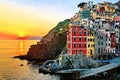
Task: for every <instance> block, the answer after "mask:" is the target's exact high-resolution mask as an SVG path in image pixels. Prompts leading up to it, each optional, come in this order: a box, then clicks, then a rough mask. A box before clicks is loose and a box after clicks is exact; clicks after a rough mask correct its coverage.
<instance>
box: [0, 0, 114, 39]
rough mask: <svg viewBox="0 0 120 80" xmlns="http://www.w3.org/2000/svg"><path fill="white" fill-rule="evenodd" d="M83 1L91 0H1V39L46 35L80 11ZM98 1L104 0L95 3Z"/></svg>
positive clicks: (111, 0)
mask: <svg viewBox="0 0 120 80" xmlns="http://www.w3.org/2000/svg"><path fill="white" fill-rule="evenodd" d="M82 1H86V2H87V1H89V0H0V39H13V38H15V37H24V36H44V35H45V34H47V32H48V31H49V30H50V29H52V28H53V27H55V26H56V25H57V23H58V22H59V21H62V20H64V19H67V18H70V17H72V16H73V15H74V14H75V13H76V12H78V10H79V9H78V8H77V5H78V4H79V3H80V2H82ZM98 1H99V2H103V0H95V1H94V3H98ZM104 1H108V2H116V0H104Z"/></svg>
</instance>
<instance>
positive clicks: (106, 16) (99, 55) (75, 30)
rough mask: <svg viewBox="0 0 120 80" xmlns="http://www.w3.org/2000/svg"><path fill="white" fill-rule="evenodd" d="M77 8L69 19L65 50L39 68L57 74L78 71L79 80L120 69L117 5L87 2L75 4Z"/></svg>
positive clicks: (118, 6)
mask: <svg viewBox="0 0 120 80" xmlns="http://www.w3.org/2000/svg"><path fill="white" fill-rule="evenodd" d="M78 8H79V12H78V13H76V14H75V15H74V16H73V17H71V18H70V23H69V25H68V31H67V44H66V50H65V51H62V52H61V54H60V55H59V58H58V59H57V60H55V62H54V64H53V62H52V63H51V64H49V65H47V68H44V67H42V69H43V68H44V71H48V72H49V69H50V72H51V71H58V73H67V72H68V73H70V72H75V71H78V72H80V77H86V76H91V75H95V74H97V73H102V72H106V71H109V70H113V69H115V70H116V68H119V66H120V58H119V56H120V14H119V13H120V3H115V4H112V3H110V2H103V3H98V4H93V2H92V1H89V2H88V3H85V2H82V3H80V4H78ZM50 62H51V61H49V60H48V61H47V62H45V63H44V64H43V65H46V64H47V63H50ZM104 63H105V64H104ZM101 66H102V67H101ZM48 68H49V69H48ZM91 68H92V69H91ZM68 69H70V70H68ZM76 69H79V70H76ZM40 70H41V68H40ZM60 70H65V71H61V72H60ZM74 70H75V71H74ZM81 71H82V72H81ZM118 71H119V70H118Z"/></svg>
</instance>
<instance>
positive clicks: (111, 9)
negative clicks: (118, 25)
mask: <svg viewBox="0 0 120 80" xmlns="http://www.w3.org/2000/svg"><path fill="white" fill-rule="evenodd" d="M103 4H104V8H105V11H108V12H115V6H113V4H111V3H107V2H104V3H103Z"/></svg>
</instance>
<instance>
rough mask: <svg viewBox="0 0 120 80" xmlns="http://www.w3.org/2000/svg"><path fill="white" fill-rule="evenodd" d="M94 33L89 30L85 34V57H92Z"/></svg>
mask: <svg viewBox="0 0 120 80" xmlns="http://www.w3.org/2000/svg"><path fill="white" fill-rule="evenodd" d="M94 45H95V44H94V31H93V30H91V29H89V30H88V34H87V56H88V57H89V56H91V57H93V56H94Z"/></svg>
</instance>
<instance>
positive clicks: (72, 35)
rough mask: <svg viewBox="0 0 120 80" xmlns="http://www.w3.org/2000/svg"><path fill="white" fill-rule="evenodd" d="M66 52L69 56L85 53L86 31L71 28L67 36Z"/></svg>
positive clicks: (80, 28)
mask: <svg viewBox="0 0 120 80" xmlns="http://www.w3.org/2000/svg"><path fill="white" fill-rule="evenodd" d="M67 50H68V53H69V54H70V55H74V54H80V53H82V54H83V55H86V53H87V30H86V29H85V28H84V27H83V26H71V27H69V31H68V34H67Z"/></svg>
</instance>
